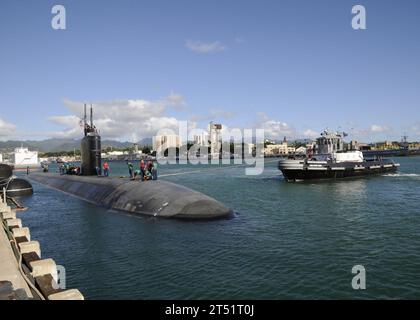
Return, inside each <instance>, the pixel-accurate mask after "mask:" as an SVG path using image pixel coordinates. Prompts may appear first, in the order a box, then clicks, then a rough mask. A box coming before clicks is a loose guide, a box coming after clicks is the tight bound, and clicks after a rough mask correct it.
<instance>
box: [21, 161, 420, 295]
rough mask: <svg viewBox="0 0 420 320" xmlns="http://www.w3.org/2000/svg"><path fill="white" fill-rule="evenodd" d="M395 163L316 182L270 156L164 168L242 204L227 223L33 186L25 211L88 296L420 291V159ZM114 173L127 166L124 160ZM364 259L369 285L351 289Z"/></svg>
mask: <svg viewBox="0 0 420 320" xmlns="http://www.w3.org/2000/svg"><path fill="white" fill-rule="evenodd" d="M395 161H397V162H399V163H401V168H400V170H399V172H398V173H396V174H388V175H385V176H378V177H369V178H359V179H349V180H343V181H329V182H309V183H306V182H305V183H286V182H284V181H283V178H282V176H281V173H280V171H279V170H278V169H277V166H276V160H274V161H273V159H267V160H266V164H265V170H264V173H263V174H261V175H259V176H246V175H245V169H244V167H241V166H236V167H234V166H219V167H218V166H203V165H202V166H193V165H168V166H164V165H161V166H159V174H160V179H165V180H168V181H172V182H175V183H179V184H181V185H185V186H187V187H189V188H192V189H194V190H197V191H200V192H203V193H204V194H206V195H209V196H211V197H214V198H215V199H217V200H219V201H221V202H223V203H224V204H226V205H227V206H229V207H230V208H232V209H234V211H235V214H234V216H233V217H232V218H230V219H223V220H215V221H200V222H197V221H179V220H167V219H161V218H153V217H138V216H132V215H129V214H126V213H122V212H116V211H112V210H106V209H103V208H99V207H96V206H93V205H91V204H88V203H86V202H84V201H82V200H79V199H76V198H74V197H72V196H69V195H66V194H64V193H61V192H59V191H56V190H52V189H49V188H46V187H45V186H42V185H40V184H38V183H35V182H34V183H33V186H34V191H35V193H34V195H33V196H32V197H28V198H24V199H22V201H23V203H24V204H25V205H27V206H28V207H29V210H28V211H27V212H25V213H22V214H21V216H20V217H21V218H22V220H23V222H24V224H25V226H28V227H30V230H31V235H32V238H33V239H34V240H38V241H39V242H40V244H41V248H42V254H43V256H45V257H52V258H53V259H54V260H55V261H56V262H57V264H60V265H63V266H64V267H65V269H66V282H67V287H71V288H78V289H80V291H81V292H82V293H83V294H84V296H85V297H86V298H87V299H347V298H350V299H368V298H376V299H387V298H392V299H394V298H395V299H398V298H412V299H418V298H420V236H419V230H420V206H419V203H420V201H419V200H420V158H419V157H410V158H397V159H395ZM135 165H136V166H137V165H138V164H137V163H136V164H135ZM51 170H54V168H53V166H51ZM110 170H111V175H113V176H122V175H125V176H127V174H128V172H127V166H126V164H125V163H124V162H111V163H110ZM139 183H141V182H139ZM144 183H153V182H152V181H150V182H144ZM355 265H363V266H364V267H365V269H366V286H367V288H366V290H354V289H353V288H352V286H351V282H352V278H353V276H354V275H353V274H352V273H351V271H352V267H353V266H355Z"/></svg>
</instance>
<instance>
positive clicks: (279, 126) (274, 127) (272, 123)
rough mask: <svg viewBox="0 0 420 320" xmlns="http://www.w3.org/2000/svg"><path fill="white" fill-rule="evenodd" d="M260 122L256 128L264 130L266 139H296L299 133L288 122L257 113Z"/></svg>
mask: <svg viewBox="0 0 420 320" xmlns="http://www.w3.org/2000/svg"><path fill="white" fill-rule="evenodd" d="M257 117H258V121H257V123H256V125H255V128H258V129H264V132H265V137H266V138H270V139H283V137H287V138H289V139H290V138H296V137H297V136H298V133H297V131H296V130H295V129H294V128H293V127H292V126H291V125H289V124H287V123H286V122H282V121H278V120H273V119H270V118H269V117H268V116H267V115H266V114H265V113H263V112H258V113H257Z"/></svg>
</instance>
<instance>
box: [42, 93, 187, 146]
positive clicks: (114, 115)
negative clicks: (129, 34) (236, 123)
mask: <svg viewBox="0 0 420 320" xmlns="http://www.w3.org/2000/svg"><path fill="white" fill-rule="evenodd" d="M64 104H65V105H66V107H67V108H68V109H69V110H70V112H71V113H73V114H72V115H67V116H54V117H50V118H49V119H48V120H50V121H51V122H54V123H56V124H59V125H62V126H64V130H62V131H55V132H49V133H48V134H49V135H50V136H52V137H60V138H78V137H80V136H81V135H82V127H81V126H80V119H82V118H83V114H84V111H83V110H84V107H83V105H84V103H83V102H79V101H72V100H65V101H64ZM185 105H186V103H185V101H184V98H183V97H182V95H180V94H177V93H171V94H170V95H169V96H168V97H165V98H163V99H160V100H157V101H148V100H142V99H136V100H114V101H105V102H95V103H93V109H94V115H93V117H94V123H95V126H96V127H97V128H98V129H99V131H100V134H101V135H102V136H103V137H104V138H110V139H119V140H133V139H135V141H137V140H140V139H142V138H148V137H152V136H154V135H155V134H156V132H157V131H159V130H162V129H169V130H174V131H175V132H177V131H178V119H176V118H175V117H172V116H167V115H166V114H165V112H166V111H167V110H168V109H169V108H172V107H181V106H185ZM89 107H90V104H89V105H88V106H87V109H88V117H89ZM189 125H191V126H194V123H190V124H189Z"/></svg>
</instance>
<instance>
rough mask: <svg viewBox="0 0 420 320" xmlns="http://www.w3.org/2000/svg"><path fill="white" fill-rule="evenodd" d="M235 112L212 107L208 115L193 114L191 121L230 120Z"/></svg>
mask: <svg viewBox="0 0 420 320" xmlns="http://www.w3.org/2000/svg"><path fill="white" fill-rule="evenodd" d="M234 115H235V114H234V112H231V111H227V110H223V109H210V112H209V113H208V114H207V115H193V116H191V118H190V119H191V121H194V122H195V121H219V120H221V119H224V120H228V119H232V118H233V117H234Z"/></svg>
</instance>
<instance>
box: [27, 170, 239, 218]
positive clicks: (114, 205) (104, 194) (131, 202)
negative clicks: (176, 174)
mask: <svg viewBox="0 0 420 320" xmlns="http://www.w3.org/2000/svg"><path fill="white" fill-rule="evenodd" d="M29 178H30V179H31V180H34V181H36V182H39V183H42V184H44V185H46V186H48V187H51V188H54V189H57V190H60V191H63V192H65V193H68V194H70V195H73V196H75V197H78V198H80V199H83V200H85V201H88V202H90V203H93V204H96V205H100V206H102V207H106V208H110V209H115V210H121V211H126V212H130V213H133V214H143V215H150V216H155V217H165V218H179V219H214V218H222V217H226V216H229V215H230V214H231V213H232V210H230V209H229V208H227V207H226V206H224V205H223V204H222V203H220V202H219V201H216V200H215V199H213V198H210V197H208V196H206V195H204V194H202V193H200V192H197V191H194V190H191V189H189V188H186V187H183V186H180V185H177V184H174V183H171V182H167V181H162V180H158V181H147V182H139V181H130V180H128V179H127V178H111V177H107V178H105V177H97V176H72V175H58V174H55V173H33V174H31V175H30V177H29Z"/></svg>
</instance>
